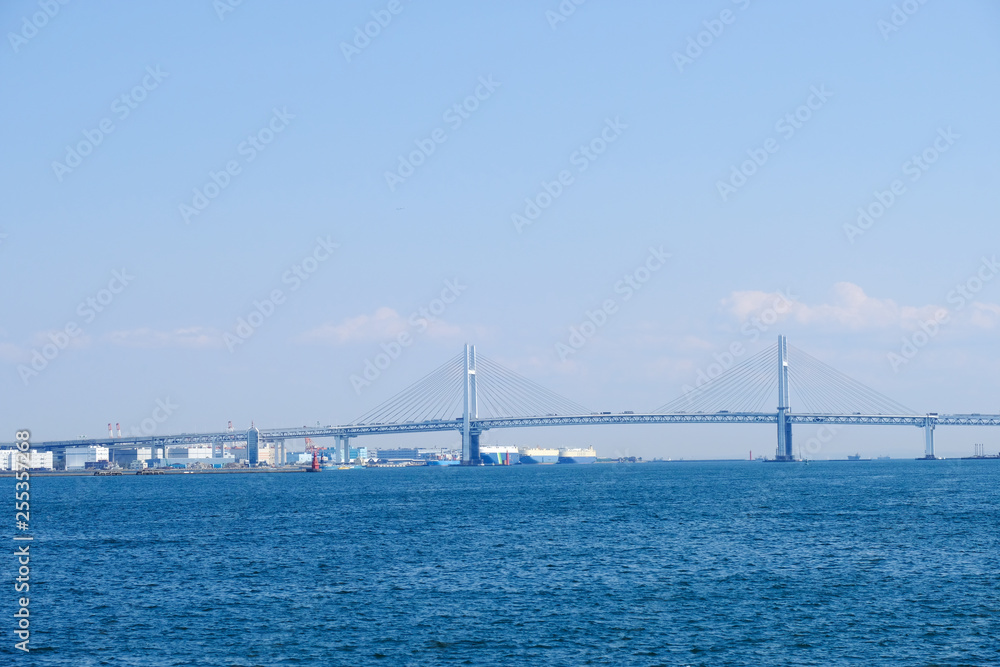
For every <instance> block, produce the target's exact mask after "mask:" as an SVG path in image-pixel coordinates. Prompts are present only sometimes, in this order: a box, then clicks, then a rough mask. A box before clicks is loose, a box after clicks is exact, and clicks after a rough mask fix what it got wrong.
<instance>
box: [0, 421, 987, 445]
mask: <svg viewBox="0 0 1000 667" xmlns="http://www.w3.org/2000/svg"><path fill="white" fill-rule="evenodd" d="M787 420H788V421H789V422H791V423H793V424H854V425H863V426H917V427H921V428H926V427H927V426H928V425H930V426H931V428H933V427H936V426H1000V415H987V414H936V413H929V414H926V415H863V414H850V415H838V414H820V413H816V414H804V413H789V414H788V415H787ZM470 421H471V424H470V425H471V427H472V429H473V430H475V431H477V432H482V431H486V430H489V429H494V428H528V427H537V426H590V425H598V424H777V422H778V415H777V413H775V412H712V413H702V412H693V413H685V412H679V413H671V414H658V413H644V414H637V413H615V414H609V413H598V414H589V415H546V416H532V417H499V418H478V419H472V420H470ZM462 427H463V422H462V419H460V418H459V419H447V420H436V421H423V422H402V423H393V424H383V423H376V424H346V425H342V426H332V425H331V426H325V427H322V426H317V427H301V428H284V429H282V428H279V429H260V435H261V438H262V439H263V440H266V441H277V440H289V439H294V438H305V437H309V438H334V437H339V438H353V437H358V436H363V435H380V434H390V433H426V432H440V431H461V430H462ZM246 439H247V432H246V431H221V432H216V433H180V434H177V435H149V436H122V437H117V438H116V437H105V438H80V439H77V440H51V441H48V442H38V443H32V447H33V448H34V449H40V450H53V449H62V448H65V447H81V446H83V447H85V446H88V445H100V446H103V447H111V448H114V449H123V448H133V447H149V446H154V447H160V446H164V445H167V446H170V445H177V446H180V445H197V444H205V443H213V444H214V443H226V442H245V441H246ZM3 446H4V447H12V446H13V444H12V443H7V444H5V445H3Z"/></svg>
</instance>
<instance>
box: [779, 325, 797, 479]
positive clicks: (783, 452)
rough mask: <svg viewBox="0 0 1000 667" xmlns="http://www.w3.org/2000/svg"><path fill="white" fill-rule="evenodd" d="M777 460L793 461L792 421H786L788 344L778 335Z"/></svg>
mask: <svg viewBox="0 0 1000 667" xmlns="http://www.w3.org/2000/svg"><path fill="white" fill-rule="evenodd" d="M775 460H777V461H794V460H795V458H794V456H793V455H792V423H791V422H790V421H788V346H787V344H786V343H785V337H784V336H778V452H777V456H776V457H775Z"/></svg>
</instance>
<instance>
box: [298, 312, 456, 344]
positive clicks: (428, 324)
mask: <svg viewBox="0 0 1000 667" xmlns="http://www.w3.org/2000/svg"><path fill="white" fill-rule="evenodd" d="M404 331H406V332H409V333H411V334H416V333H421V334H423V335H427V336H429V337H431V338H451V337H454V338H461V337H462V335H463V330H462V328H461V327H458V326H456V325H453V324H448V323H447V322H445V321H443V320H440V319H426V318H425V317H422V316H420V315H417V314H416V313H415V314H413V315H411V316H410V317H408V318H407V317H404V316H402V315H400V314H399V313H398V312H396V311H395V310H393V309H392V308H388V307H384V306H383V307H381V308H378V309H376V310H375V312H374V313H372V314H370V315H369V314H362V315H357V316H355V317H348V318H346V319H344V320H341V321H340V322H338V323H335V324H333V323H327V324H322V325H320V326H318V327H315V328H313V329H310V330H308V331H306V332H304V333H302V334H301V335H300V336H298V337H297V338H296V340H297V341H298V342H302V343H326V344H328V345H344V344H346V343H355V342H379V341H384V340H389V339H391V338H395V337H396V336H398V335H399V334H401V333H403V332H404Z"/></svg>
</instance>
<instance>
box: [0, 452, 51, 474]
mask: <svg viewBox="0 0 1000 667" xmlns="http://www.w3.org/2000/svg"><path fill="white" fill-rule="evenodd" d="M18 453H19V450H17V449H0V470H13V469H14V463H15V462H16V461H17V458H16V457H17V454H18ZM28 456H29V459H28V469H29V470H39V469H45V470H51V469H52V452H40V451H38V450H37V449H32V450H31V451H30V452H28ZM20 469H22V470H23V469H24V468H23V466H21V467H20Z"/></svg>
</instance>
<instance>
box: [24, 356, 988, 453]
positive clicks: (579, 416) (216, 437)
mask: <svg viewBox="0 0 1000 667" xmlns="http://www.w3.org/2000/svg"><path fill="white" fill-rule="evenodd" d="M790 398H794V399H795V404H796V406H797V407H799V408H800V411H795V412H793V411H792V409H791V403H790ZM775 402H776V403H777V406H776V407H775V408H770V409H768V407H767V406H768V405H774V404H775ZM598 424H775V425H776V430H777V450H776V456H775V460H778V461H792V460H794V459H795V457H794V455H793V450H792V426H793V425H794V424H854V425H867V426H916V427H919V428H922V429H923V430H924V457H923V458H927V459H934V458H935V455H934V429H935V428H936V427H937V426H1000V415H986V414H938V413H933V412H932V413H925V414H917V413H916V412H915V411H913V410H911V409H909V408H907V407H906V406H904V405H902V404H900V403H897V402H896V401H894V400H892V399H891V398H889V397H887V396H885V395H883V394H881V393H879V392H877V391H875V390H874V389H871V388H870V387H867V386H865V385H864V384H862V383H861V382H858V381H857V380H854V379H852V378H850V377H848V376H847V375H845V374H843V373H841V372H839V371H837V370H836V369H834V368H832V367H831V366H828V365H827V364H825V363H823V362H821V361H819V360H818V359H816V358H815V357H813V356H811V355H809V354H808V353H806V352H804V351H802V350H800V349H798V348H796V347H794V346H790V345H788V344H787V342H786V340H785V337H784V336H779V337H778V341H777V343H775V344H774V345H771V346H770V347H768V348H767V349H765V350H762V351H761V352H758V353H757V354H755V355H753V356H752V357H750V358H749V359H747V360H745V361H743V362H742V363H740V364H738V365H736V366H734V367H733V368H731V369H729V370H727V371H725V372H723V373H721V374H719V375H717V376H716V377H715V378H713V379H710V380H708V381H707V382H705V383H703V384H701V385H700V386H698V387H689V388H687V391H685V392H684V393H683V394H682V395H681V396H679V397H677V398H675V399H674V400H672V401H670V402H669V403H666V404H664V405H662V406H660V407H659V408H657V409H656V410H654V411H652V412H648V413H634V412H623V413H615V414H613V413H611V412H593V411H591V410H589V409H587V408H585V407H584V406H582V405H580V404H579V403H576V402H574V401H571V400H570V399H567V398H564V397H562V396H560V395H559V394H556V393H554V392H552V391H550V390H548V389H546V388H545V387H542V386H541V385H539V384H537V383H536V382H533V381H532V380H530V379H528V378H526V377H524V376H522V375H520V374H518V373H516V372H514V371H512V370H511V369H509V368H506V367H504V366H503V365H502V364H500V363H498V362H495V361H493V360H491V359H489V358H487V357H483V356H479V357H477V356H476V349H475V346H469V345H466V346H465V350H464V351H463V352H462V353H460V354H458V355H457V356H455V357H453V358H452V359H449V360H448V361H446V362H445V363H444V364H442V365H441V366H439V367H438V368H436V369H435V370H433V371H431V372H430V373H428V374H427V375H425V376H424V377H423V378H421V379H420V380H418V381H417V382H415V383H414V384H412V385H410V386H409V387H407V388H406V389H404V390H403V391H401V392H399V393H398V394H396V395H395V396H393V397H392V398H390V399H388V400H386V401H385V402H383V403H381V404H380V405H378V406H376V407H374V408H372V409H371V410H369V411H368V412H366V413H365V414H363V415H361V416H360V417H359V418H357V419H355V420H354V421H353V422H351V423H349V424H343V425H338V426H334V425H330V426H326V427H319V426H317V427H316V428H310V427H302V428H290V429H261V430H260V436H261V437H262V438H264V439H266V440H270V441H274V442H278V443H282V444H283V442H284V440H286V439H292V438H304V437H309V438H324V437H331V438H335V439H336V442H337V446H336V448H337V450H338V451H339V452H340V456H341V460H342V461H346V460H347V458H348V451H349V443H350V439H351V438H355V437H360V436H365V435H378V434H390V433H398V434H402V433H424V432H431V431H458V432H459V433H460V434H461V437H462V460H463V461H464V462H466V463H470V464H475V463H477V462H478V461H479V437H480V435H481V434H482V433H483V432H484V431H487V430H489V429H497V428H525V427H538V426H581V425H598ZM246 439H247V433H246V432H244V431H236V432H234V431H225V432H218V433H196V434H180V435H164V436H141V437H128V436H126V437H120V436H119V437H108V438H94V439H79V440H62V441H50V442H43V443H35V444H34V447H35V448H38V449H60V448H65V447H74V446H81V445H83V446H86V445H102V446H106V447H113V448H125V447H129V448H131V447H147V446H151V447H161V446H163V447H166V446H171V445H185V444H202V443H213V444H215V445H218V444H221V443H226V442H242V441H246ZM220 451H221V448H220Z"/></svg>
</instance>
